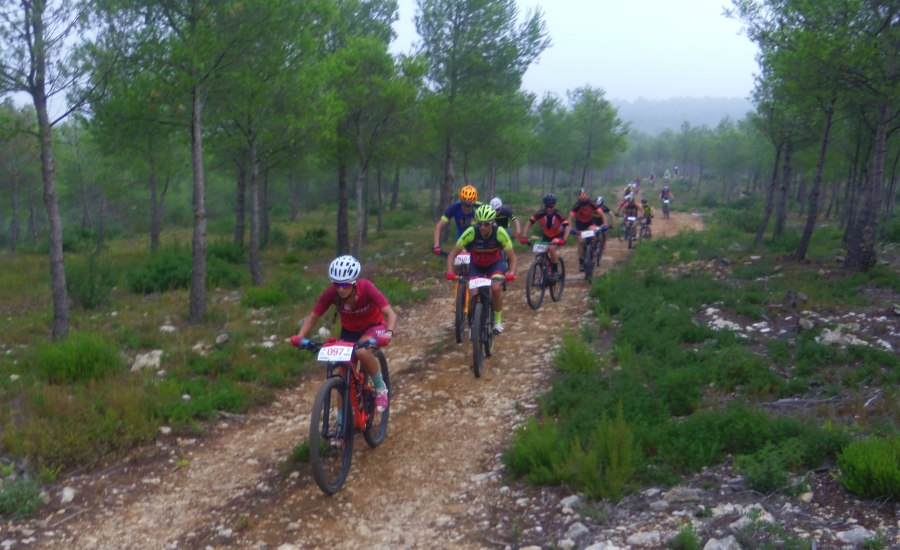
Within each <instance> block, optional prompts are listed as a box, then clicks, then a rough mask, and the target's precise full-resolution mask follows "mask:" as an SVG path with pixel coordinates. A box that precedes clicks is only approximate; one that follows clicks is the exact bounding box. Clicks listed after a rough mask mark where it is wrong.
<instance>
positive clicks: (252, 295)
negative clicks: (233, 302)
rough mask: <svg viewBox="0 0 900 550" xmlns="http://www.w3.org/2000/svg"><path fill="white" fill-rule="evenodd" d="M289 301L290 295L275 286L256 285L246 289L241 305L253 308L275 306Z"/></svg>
mask: <svg viewBox="0 0 900 550" xmlns="http://www.w3.org/2000/svg"><path fill="white" fill-rule="evenodd" d="M290 301H291V297H290V296H288V293H287V292H285V291H284V290H283V289H281V288H279V287H277V286H256V287H251V288H248V289H247V293H246V294H244V297H243V298H241V305H244V306H247V307H253V308H260V307H275V306H280V305H282V304H286V303H288V302H290Z"/></svg>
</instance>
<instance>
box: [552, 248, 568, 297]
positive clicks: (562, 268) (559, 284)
mask: <svg viewBox="0 0 900 550" xmlns="http://www.w3.org/2000/svg"><path fill="white" fill-rule="evenodd" d="M564 288H566V262H564V261H563V259H562V256H560V257H559V280H558V281H556V282H555V283H550V299H551V300H553V301H554V302H558V301H559V300H560V298H562V295H563V289H564Z"/></svg>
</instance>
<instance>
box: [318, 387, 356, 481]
mask: <svg viewBox="0 0 900 550" xmlns="http://www.w3.org/2000/svg"><path fill="white" fill-rule="evenodd" d="M349 394H350V392H349V391H347V385H346V383H345V382H344V380H343V379H341V378H329V379H327V380H325V382H324V383H323V384H322V385H321V386H319V391H318V393H316V400H315V401H314V402H313V409H312V415H311V416H310V419H309V463H310V466H311V467H312V473H313V478H314V479H315V480H316V485H318V486H319V488H320V489H322V491H323V492H325V494H328V495H333V494H335V493H336V492H338V491H340V489H341V487H342V486H343V485H344V482H345V481H346V480H347V474H349V473H350V461H351V460H352V458H353V433H354V429H353V412H352V410H351V406H350V395H349ZM339 410H343V417H344V418H343V425H342V426H341V429H340V431H339V430H338V426H337V422H338V419H337V411H339ZM337 438H343V439H344V443H343V445H342V446H333V445H332V444H331V442H332V440H334V439H337Z"/></svg>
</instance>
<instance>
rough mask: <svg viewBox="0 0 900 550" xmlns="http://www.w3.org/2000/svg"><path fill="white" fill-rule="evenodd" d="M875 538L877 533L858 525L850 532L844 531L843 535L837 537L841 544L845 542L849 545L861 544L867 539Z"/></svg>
mask: <svg viewBox="0 0 900 550" xmlns="http://www.w3.org/2000/svg"><path fill="white" fill-rule="evenodd" d="M874 536H875V533H873V532H872V531H869V530H868V529H866V528H865V527H863V526H861V525H857V526H856V527H854V528H853V529H851V530H849V531H844V532H842V533H838V534H837V535H835V537H837V539H838V540H839V541H841V542H845V543H847V544H861V543H863V542H864V541H865V540H866V539H870V538H872V537H874Z"/></svg>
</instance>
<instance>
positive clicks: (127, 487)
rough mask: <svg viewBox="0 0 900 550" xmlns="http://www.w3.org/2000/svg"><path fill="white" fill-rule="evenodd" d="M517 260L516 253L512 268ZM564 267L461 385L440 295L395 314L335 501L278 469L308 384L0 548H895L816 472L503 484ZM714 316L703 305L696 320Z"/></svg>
mask: <svg viewBox="0 0 900 550" xmlns="http://www.w3.org/2000/svg"><path fill="white" fill-rule="evenodd" d="M683 227H693V228H700V227H701V222H700V218H699V217H697V216H692V215H690V214H681V213H675V214H673V216H672V218H671V219H670V220H659V221H658V222H657V225H656V232H657V235H659V236H662V235H665V234H667V233H669V234H671V233H673V232H676V231H678V230H679V229H681V228H683ZM625 254H627V251H626V250H625V249H624V247H623V246H622V244H621V243H618V242H615V241H611V243H610V247H609V250H608V251H607V254H606V255H605V256H604V260H603V262H604V268H608V267H609V266H611V265H612V264H614V263H615V262H616V261H618V260H620V259H621V258H622V257H624V256H625ZM530 256H531V255H530V254H527V253H525V254H521V255H520V266H519V274H520V275H522V274H523V273H524V271H525V269H526V268H527V266H528V264H529V263H530V261H531V257H530ZM564 258H565V259H566V261H567V264H568V266H569V268H570V272H569V277H568V278H567V287H566V290H565V295H564V296H563V299H562V300H561V301H560V302H552V301H550V299H549V296H548V297H547V299H546V300H545V302H544V304H543V306H542V307H541V309H540V310H538V311H536V312H535V311H532V310H530V309H529V308H528V306H527V305H526V304H525V300H524V296H523V294H524V282H523V281H522V280H519V281H517V282H515V283H512V284H511V285H510V288H509V291H508V292H507V294H506V301H507V307H506V311H505V312H504V324H505V325H506V327H507V332H506V333H504V334H503V335H502V336H501V337H500V338H499V339H498V341H497V344H496V354H495V356H494V357H492V358H490V359H488V360H487V363H486V365H485V375H484V376H483V377H482V378H480V379H476V378H474V376H473V375H472V371H471V367H470V364H471V349H470V345H467V344H468V343H464V344H463V345H461V346H457V345H456V344H451V343H450V342H451V341H452V314H451V312H452V296H451V288H450V285H449V284H446V285H440V287H439V289H438V290H436V291H435V292H434V294H433V296H432V298H431V299H430V300H428V301H427V302H425V303H422V304H420V305H418V306H415V307H413V308H410V309H409V310H407V311H404V312H403V313H402V314H401V320H400V323H399V324H398V334H397V338H396V339H395V341H394V343H393V344H392V346H391V347H390V348H389V349H388V351H387V356H388V360H389V362H390V365H391V371H392V377H393V378H392V382H393V388H394V389H393V395H392V414H391V421H390V428H389V431H388V438H387V440H386V441H385V443H384V444H383V445H382V446H381V447H379V448H377V449H369V448H368V447H367V446H366V445H364V444H363V441H362V439H361V438H360V439H359V441H358V444H357V445H356V447H355V451H354V458H353V466H352V470H351V474H350V477H349V479H348V481H347V483H346V485H345V487H344V489H343V490H342V491H341V492H339V493H338V494H336V495H334V496H332V497H328V496H325V495H323V494H322V493H321V491H319V489H318V487H316V485H315V483H314V482H313V481H312V479H311V476H310V472H309V470H308V468H307V467H301V468H298V469H294V470H285V469H284V467H283V465H284V461H285V459H286V457H287V455H288V454H289V453H290V451H291V450H292V449H293V447H294V446H295V445H297V444H298V443H300V442H301V441H303V440H305V438H306V434H307V431H308V421H309V412H310V407H311V404H312V400H313V397H314V395H315V391H316V389H317V387H318V386H319V384H320V383H321V381H322V376H321V373H314V374H311V375H309V376H307V377H306V378H305V379H304V381H303V383H302V384H300V385H298V386H297V387H294V388H291V389H288V390H285V391H283V392H281V393H279V394H278V397H277V399H276V401H275V402H274V403H273V404H272V405H270V406H268V407H266V408H263V409H260V410H257V411H254V412H253V413H252V414H250V415H248V416H247V417H246V418H243V417H234V416H232V417H223V418H222V419H221V420H220V421H219V422H218V423H214V424H212V425H210V426H208V430H207V432H206V433H205V434H204V435H203V436H202V437H189V436H184V435H173V434H162V433H161V434H160V436H159V438H158V439H157V442H156V445H155V446H153V447H147V448H141V449H138V450H136V451H135V452H133V453H132V454H131V455H130V456H128V457H126V458H125V459H123V460H121V461H119V462H117V463H115V464H111V465H109V466H108V467H106V468H105V469H102V470H98V471H93V472H76V473H75V474H74V475H70V476H68V477H66V478H65V479H62V480H61V481H60V482H59V483H58V484H57V485H56V486H54V487H52V488H51V489H50V504H49V505H48V506H46V507H45V508H43V509H42V510H41V512H39V517H38V518H36V519H32V520H28V521H24V522H13V523H10V524H8V525H6V526H3V527H2V528H0V549H3V548H12V547H31V548H78V549H82V548H84V549H92V548H97V549H124V548H128V549H154V550H162V549H174V548H178V549H182V548H187V549H204V550H205V549H208V548H212V549H220V548H254V549H272V550H275V549H279V550H294V549H299V548H304V549H306V548H325V547H328V548H342V549H343V548H346V549H352V548H384V549H393V548H459V549H469V548H473V549H474V548H510V549H514V548H524V547H528V546H537V547H540V548H545V549H546V548H552V547H556V548H575V547H577V548H587V547H589V548H591V549H592V550H600V549H607V550H611V549H614V548H662V547H665V541H666V540H667V539H668V538H669V537H671V536H672V535H673V534H674V533H676V532H677V531H678V530H679V529H680V528H681V527H682V526H683V525H685V524H688V523H690V524H692V525H693V526H694V527H695V528H696V529H697V531H698V532H699V533H700V535H701V537H702V538H703V540H704V541H706V540H708V539H716V540H717V541H719V542H721V544H720V545H718V546H716V545H715V544H718V543H717V542H715V543H714V542H710V543H709V544H708V545H707V546H708V548H729V546H728V544H729V543H730V542H735V543H737V542H740V540H734V541H732V539H729V538H728V537H729V536H733V535H738V536H739V539H740V537H746V536H755V537H757V539H759V540H762V539H764V538H765V537H766V536H769V535H770V534H769V532H768V531H767V530H766V528H765V526H766V525H773V526H780V528H781V529H784V530H785V532H786V533H787V535H789V536H792V537H797V538H798V539H809V538H812V539H814V540H816V541H817V543H818V548H836V547H844V546H847V547H851V548H852V547H859V544H860V542H861V540H862V539H865V538H868V537H871V536H873V535H874V532H875V530H880V531H881V532H883V533H884V534H885V535H886V536H887V540H888V543H887V544H888V546H890V545H892V544H895V543H897V542H898V541H900V539H898V538H897V531H898V530H897V518H896V509H895V508H894V507H893V505H885V506H883V507H875V506H873V505H872V504H871V503H860V502H857V501H855V500H853V499H852V498H850V497H848V496H847V495H846V494H845V493H843V491H842V490H841V488H840V486H839V484H837V482H836V481H835V480H834V479H833V478H832V476H831V473H830V471H828V470H823V471H820V472H811V473H810V475H809V477H808V479H807V482H806V483H807V487H808V489H807V490H806V491H805V492H803V493H802V494H799V495H798V496H796V497H792V498H788V497H782V496H776V497H770V498H765V497H763V496H762V495H759V494H756V493H754V492H753V491H751V490H750V489H749V487H748V486H747V484H745V483H744V481H743V480H742V479H741V478H740V477H739V476H736V475H735V474H734V473H732V472H731V470H730V467H729V464H724V465H720V466H719V467H718V468H713V469H710V470H708V471H706V472H703V473H701V474H699V475H697V476H695V477H694V478H691V479H687V480H685V485H684V487H682V488H676V489H670V490H664V489H662V488H650V489H647V490H644V491H643V492H640V493H636V494H633V495H631V496H629V497H627V498H626V499H624V500H623V501H622V502H621V503H619V504H618V505H617V506H615V507H611V506H602V505H598V504H596V503H587V502H584V501H583V500H582V499H581V498H580V497H579V496H578V495H570V494H568V493H567V492H566V491H565V490H564V489H562V488H549V489H547V488H534V487H530V486H527V485H525V484H523V483H520V482H510V481H509V480H508V479H506V478H505V476H504V473H503V468H502V465H501V462H500V453H501V452H502V451H503V449H504V448H505V445H506V443H507V442H508V440H509V437H510V435H511V433H512V430H513V428H514V427H515V426H516V425H518V424H519V423H521V422H523V421H524V420H525V419H526V418H527V416H528V415H529V414H531V411H533V410H534V409H536V405H535V403H534V396H535V395H536V394H538V393H540V392H541V391H542V390H543V389H544V388H545V387H546V385H547V383H548V380H549V379H550V377H551V376H552V375H553V372H554V369H553V366H552V362H551V353H552V349H551V348H552V345H553V343H554V341H555V340H556V339H557V338H558V337H559V336H560V335H561V334H563V331H565V330H573V329H575V328H576V327H577V325H578V324H579V323H580V322H581V321H582V320H583V318H584V317H585V314H586V311H587V308H586V307H585V303H586V300H587V284H586V283H585V282H584V281H583V280H582V279H581V278H580V277H579V276H578V274H577V273H574V272H573V271H574V270H573V269H572V267H573V266H575V265H577V262H576V261H575V259H574V250H573V247H569V248H568V249H567V251H566V253H565V255H564ZM709 307H714V306H709ZM715 315H716V313H715V312H713V313H710V314H709V315H707V314H706V310H703V311H700V312H698V318H703V319H704V320H705V322H711V321H712V320H713V317H714V316H715ZM719 318H722V316H721V315H719ZM785 322H790V321H785ZM763 328H765V327H763ZM771 328H772V330H776V327H771ZM754 330H757V331H761V330H762V329H761V328H760V329H754ZM777 330H780V329H777ZM777 330H776V332H777ZM860 330H862V328H861V329H860ZM285 336H286V335H285ZM278 345H283V344H278ZM753 509H756V510H757V511H755V512H754V511H752V510H753ZM748 515H750V516H753V517H756V516H758V519H757V520H756V521H757V524H758V525H759V528H758V529H757V530H756V531H755V534H753V535H745V534H744V533H746V530H745V531H741V530H740V527H741V525H740V524H741V523H742V522H743V523H746V522H749V521H750V520H749V519H747V516H748ZM770 522H771V523H770ZM757 524H754V525H757ZM774 529H775V527H772V528H770V529H769V531H772V530H774ZM862 529H867V530H868V531H865V532H863V531H862ZM741 540H744V542H745V543H746V540H745V539H741ZM710 545H712V546H710ZM730 548H736V546H730Z"/></svg>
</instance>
